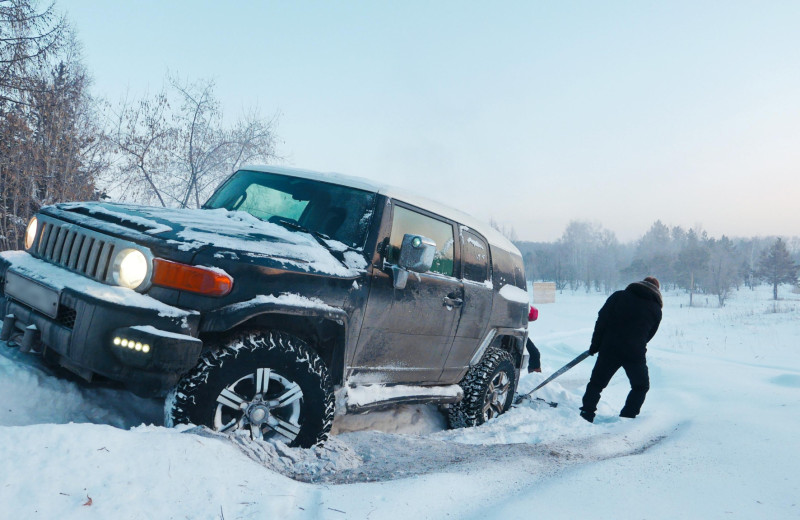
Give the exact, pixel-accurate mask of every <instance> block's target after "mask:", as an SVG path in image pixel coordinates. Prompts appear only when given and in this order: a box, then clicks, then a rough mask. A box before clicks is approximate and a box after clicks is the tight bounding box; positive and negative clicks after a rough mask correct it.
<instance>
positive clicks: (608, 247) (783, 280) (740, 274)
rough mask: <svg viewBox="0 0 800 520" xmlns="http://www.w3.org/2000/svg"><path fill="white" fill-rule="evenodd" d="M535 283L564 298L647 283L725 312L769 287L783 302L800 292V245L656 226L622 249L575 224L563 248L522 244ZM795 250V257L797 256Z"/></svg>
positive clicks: (597, 230) (597, 228) (604, 233)
mask: <svg viewBox="0 0 800 520" xmlns="http://www.w3.org/2000/svg"><path fill="white" fill-rule="evenodd" d="M516 244H517V246H518V247H519V248H520V251H521V252H522V253H523V256H524V260H525V268H526V270H527V273H526V275H527V278H528V280H544V281H553V282H555V283H556V288H557V289H559V290H564V289H571V290H578V289H585V290H586V291H591V290H596V291H603V292H606V293H608V292H610V291H612V290H615V289H617V288H619V287H621V286H623V285H624V284H626V283H627V282H629V281H631V280H635V279H641V278H643V277H644V276H648V275H653V276H656V277H657V278H658V279H659V280H660V281H661V283H662V286H664V287H666V288H680V289H684V290H686V291H687V293H688V294H689V303H690V305H691V304H693V303H694V296H695V294H697V293H702V294H706V295H713V296H716V297H717V299H718V302H719V305H720V306H723V305H724V304H725V301H726V299H727V298H728V296H729V295H730V293H731V290H733V289H735V288H736V289H738V288H739V287H741V286H747V287H750V288H752V287H753V286H754V285H755V284H757V283H761V282H766V283H769V284H770V285H772V287H773V297H774V298H775V299H777V298H778V287H779V286H780V285H782V284H790V285H797V284H798V260H800V239H798V238H792V239H790V240H789V246H790V247H787V242H786V241H784V240H783V239H782V238H775V237H772V238H747V239H742V238H737V239H731V238H728V237H726V236H725V235H723V236H722V237H721V238H714V237H709V236H708V234H707V233H706V232H705V231H702V230H695V229H689V230H685V229H683V228H682V227H680V226H676V227H672V228H669V227H668V226H666V225H664V224H663V223H662V222H661V221H657V222H655V223H654V224H653V225H652V226H651V227H650V229H649V230H648V231H647V233H645V234H644V236H643V237H642V238H640V239H639V240H637V241H635V242H632V243H626V244H623V243H620V242H619V241H618V240H617V238H616V236H615V234H614V233H613V232H611V231H609V230H607V229H604V228H603V227H602V226H601V225H599V224H595V223H591V222H585V221H573V222H570V223H569V225H568V226H567V228H566V230H565V231H564V233H563V235H562V236H561V238H560V239H559V240H558V241H556V242H551V243H540V242H519V241H517V242H516ZM790 249H791V250H790Z"/></svg>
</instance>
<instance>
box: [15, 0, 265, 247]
mask: <svg viewBox="0 0 800 520" xmlns="http://www.w3.org/2000/svg"><path fill="white" fill-rule="evenodd" d="M90 86H91V80H90V74H89V71H87V70H86V68H85V67H84V65H83V63H82V60H81V55H80V45H79V42H78V40H77V37H76V34H75V32H74V31H73V30H72V28H71V27H70V25H69V23H68V21H67V20H66V18H65V17H64V16H62V15H60V14H59V12H58V11H57V9H56V6H55V4H49V5H47V6H44V7H40V6H39V4H38V2H37V1H36V0H0V251H2V250H6V249H18V248H20V247H21V246H22V241H23V234H24V231H25V226H26V224H27V221H28V219H29V218H30V217H31V216H32V215H33V214H34V213H36V211H38V210H39V208H40V207H42V206H43V205H46V204H53V203H56V202H62V201H68V200H98V199H102V198H106V197H112V198H113V199H114V200H118V201H132V202H140V203H150V204H157V205H162V206H173V207H196V206H198V205H200V204H201V203H202V202H203V201H204V199H205V198H206V196H207V194H208V192H209V191H210V189H212V188H213V187H214V186H216V184H218V183H219V181H220V180H221V179H223V178H224V177H225V176H227V175H229V174H230V173H232V172H233V171H235V169H236V168H237V167H238V166H240V165H241V164H243V163H245V162H255V161H259V162H269V161H270V160H273V159H274V158H275V157H276V152H275V145H276V139H277V137H276V134H275V127H276V124H277V118H276V116H272V117H269V118H264V117H262V116H261V114H260V113H259V111H258V110H257V109H252V110H250V111H248V112H246V113H245V114H244V115H242V116H241V117H239V118H238V119H237V120H235V121H234V122H233V123H232V124H225V122H224V121H223V111H222V108H221V106H220V103H219V101H218V99H217V98H216V97H215V95H214V84H213V81H211V80H199V81H187V80H181V79H180V78H179V77H177V76H170V77H168V78H167V79H166V80H165V84H164V87H163V88H162V89H161V91H159V92H157V93H155V94H153V95H144V96H142V97H141V98H136V99H125V100H122V101H120V102H118V103H116V104H111V103H109V102H107V101H106V100H102V99H98V98H96V97H93V96H92V95H91V93H90V90H89V89H90Z"/></svg>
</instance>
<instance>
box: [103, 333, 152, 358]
mask: <svg viewBox="0 0 800 520" xmlns="http://www.w3.org/2000/svg"><path fill="white" fill-rule="evenodd" d="M111 343H113V344H114V345H115V346H117V347H122V348H127V349H129V350H134V351H136V352H141V353H142V354H147V353H149V352H150V351H151V350H152V348H153V347H151V346H150V344H149V343H142V342H141V341H136V340H135V339H128V338H123V337H120V336H116V337H115V338H114V339H113V340H111Z"/></svg>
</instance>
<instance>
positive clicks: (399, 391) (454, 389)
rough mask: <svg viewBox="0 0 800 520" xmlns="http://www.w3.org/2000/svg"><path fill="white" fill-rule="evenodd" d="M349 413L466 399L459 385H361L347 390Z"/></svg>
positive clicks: (450, 402) (448, 402) (346, 397)
mask: <svg viewBox="0 0 800 520" xmlns="http://www.w3.org/2000/svg"><path fill="white" fill-rule="evenodd" d="M344 397H345V399H346V401H345V402H346V403H347V411H348V412H364V411H367V410H372V409H375V408H382V407H386V406H392V405H397V404H452V403H457V402H459V401H460V400H461V399H463V398H464V390H463V389H462V388H461V387H460V386H459V385H447V386H415V385H361V386H348V387H346V388H345V396H344Z"/></svg>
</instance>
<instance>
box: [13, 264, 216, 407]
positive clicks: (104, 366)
mask: <svg viewBox="0 0 800 520" xmlns="http://www.w3.org/2000/svg"><path fill="white" fill-rule="evenodd" d="M0 319H2V324H3V325H2V329H0V339H2V340H6V341H8V342H9V344H15V345H19V347H20V348H21V349H22V350H37V351H41V352H42V353H43V354H45V355H46V357H47V358H49V359H53V360H56V361H57V362H58V363H59V364H60V365H62V366H64V367H65V368H68V369H69V370H71V371H73V372H75V373H76V374H78V375H80V376H81V377H83V378H84V379H86V380H89V381H91V380H92V379H93V378H94V376H95V375H101V376H104V377H107V378H109V379H112V380H114V381H119V382H122V383H124V384H125V385H126V386H127V387H128V388H130V389H131V390H132V391H134V392H135V393H137V394H140V395H148V396H152V395H164V394H166V392H167V391H168V390H169V389H170V388H171V387H172V386H174V385H175V384H176V383H177V381H178V379H179V378H180V376H181V375H182V374H183V373H184V372H186V371H187V370H189V369H190V368H191V367H193V366H194V365H195V364H196V362H197V359H198V357H199V355H200V351H201V350H202V342H201V341H200V340H199V339H197V337H196V336H197V329H198V323H199V321H200V315H199V313H197V312H196V311H187V310H183V309H179V308H177V307H172V306H169V305H165V304H163V303H161V302H159V301H158V300H155V299H153V298H151V297H149V296H146V295H143V294H139V293H136V292H135V291H131V290H129V289H124V288H122V287H112V286H108V285H105V284H102V283H99V282H96V281H94V280H90V279H88V278H86V277H83V276H81V275H79V274H75V273H72V272H70V271H68V270H66V269H63V268H60V267H58V266H55V265H53V264H49V263H47V262H44V261H43V260H39V259H36V258H34V257H32V256H31V255H29V254H28V253H24V252H19V251H13V252H5V253H0ZM145 347H146V348H145Z"/></svg>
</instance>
